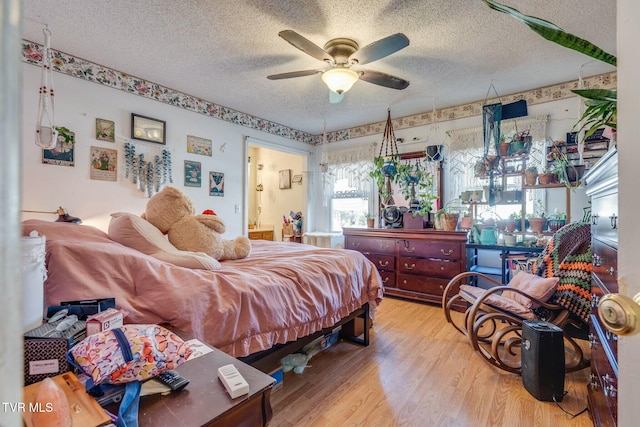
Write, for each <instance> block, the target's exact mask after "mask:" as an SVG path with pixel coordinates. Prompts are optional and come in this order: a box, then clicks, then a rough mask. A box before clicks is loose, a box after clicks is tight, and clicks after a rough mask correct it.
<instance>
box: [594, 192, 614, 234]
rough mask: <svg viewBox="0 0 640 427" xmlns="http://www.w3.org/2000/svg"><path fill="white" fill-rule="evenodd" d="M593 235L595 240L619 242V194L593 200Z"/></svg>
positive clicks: (602, 196)
mask: <svg viewBox="0 0 640 427" xmlns="http://www.w3.org/2000/svg"><path fill="white" fill-rule="evenodd" d="M591 234H592V235H593V237H595V238H599V239H603V240H607V241H609V242H610V243H613V244H617V242H618V193H616V192H609V193H605V194H602V195H598V196H594V197H592V198H591Z"/></svg>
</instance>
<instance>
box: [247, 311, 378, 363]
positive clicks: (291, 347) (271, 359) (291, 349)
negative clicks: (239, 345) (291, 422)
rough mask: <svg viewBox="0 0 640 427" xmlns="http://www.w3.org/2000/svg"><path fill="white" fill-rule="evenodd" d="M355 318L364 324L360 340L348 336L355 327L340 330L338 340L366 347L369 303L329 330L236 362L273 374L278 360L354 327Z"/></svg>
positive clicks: (279, 345)
mask: <svg viewBox="0 0 640 427" xmlns="http://www.w3.org/2000/svg"><path fill="white" fill-rule="evenodd" d="M357 318H360V319H362V321H363V323H364V333H363V334H362V338H360V337H359V336H355V335H350V334H349V331H355V330H356V329H357V328H355V326H354V327H343V328H342V329H340V338H341V339H344V340H347V341H351V342H354V343H356V344H360V345H362V346H365V347H366V346H368V345H369V327H370V326H371V321H370V319H369V303H365V304H364V305H363V306H362V307H360V308H359V309H357V310H356V311H354V312H353V313H351V314H349V315H348V316H346V317H344V318H342V319H341V320H340V321H339V322H338V323H336V324H335V325H333V326H332V327H330V328H324V329H322V330H320V331H317V332H314V333H313V334H311V335H307V336H306V337H301V338H298V339H297V340H296V341H291V342H288V343H285V344H276V345H275V346H273V347H271V348H270V349H268V350H263V351H259V352H257V353H253V354H250V355H248V356H245V357H238V360H241V361H242V362H244V363H247V364H249V365H251V366H253V367H254V368H256V369H259V370H260V371H262V372H265V373H270V372H273V371H274V370H276V369H278V368H279V367H280V359H282V358H283V357H285V356H288V355H289V354H292V353H296V352H298V351H300V350H301V349H302V348H303V347H304V346H305V345H307V344H309V343H310V342H312V341H313V340H315V339H317V338H320V337H321V336H324V335H327V334H330V333H332V332H333V331H335V329H336V328H338V327H340V326H348V325H354V324H355V321H356V319H357ZM345 331H346V332H345Z"/></svg>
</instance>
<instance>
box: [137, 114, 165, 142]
mask: <svg viewBox="0 0 640 427" xmlns="http://www.w3.org/2000/svg"><path fill="white" fill-rule="evenodd" d="M166 125H167V123H166V122H164V121H162V120H157V119H152V118H151V117H145V116H140V115H138V114H135V113H131V139H139V140H140V141H147V142H155V143H156V144H166V143H167V140H166V138H167V126H166Z"/></svg>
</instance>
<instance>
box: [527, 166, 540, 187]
mask: <svg viewBox="0 0 640 427" xmlns="http://www.w3.org/2000/svg"><path fill="white" fill-rule="evenodd" d="M537 179H538V167H537V166H535V165H531V166H527V168H526V169H525V170H524V182H525V183H526V184H527V185H536V181H537Z"/></svg>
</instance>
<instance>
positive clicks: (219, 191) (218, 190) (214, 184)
mask: <svg viewBox="0 0 640 427" xmlns="http://www.w3.org/2000/svg"><path fill="white" fill-rule="evenodd" d="M209 195H210V196H224V173H222V172H209Z"/></svg>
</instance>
